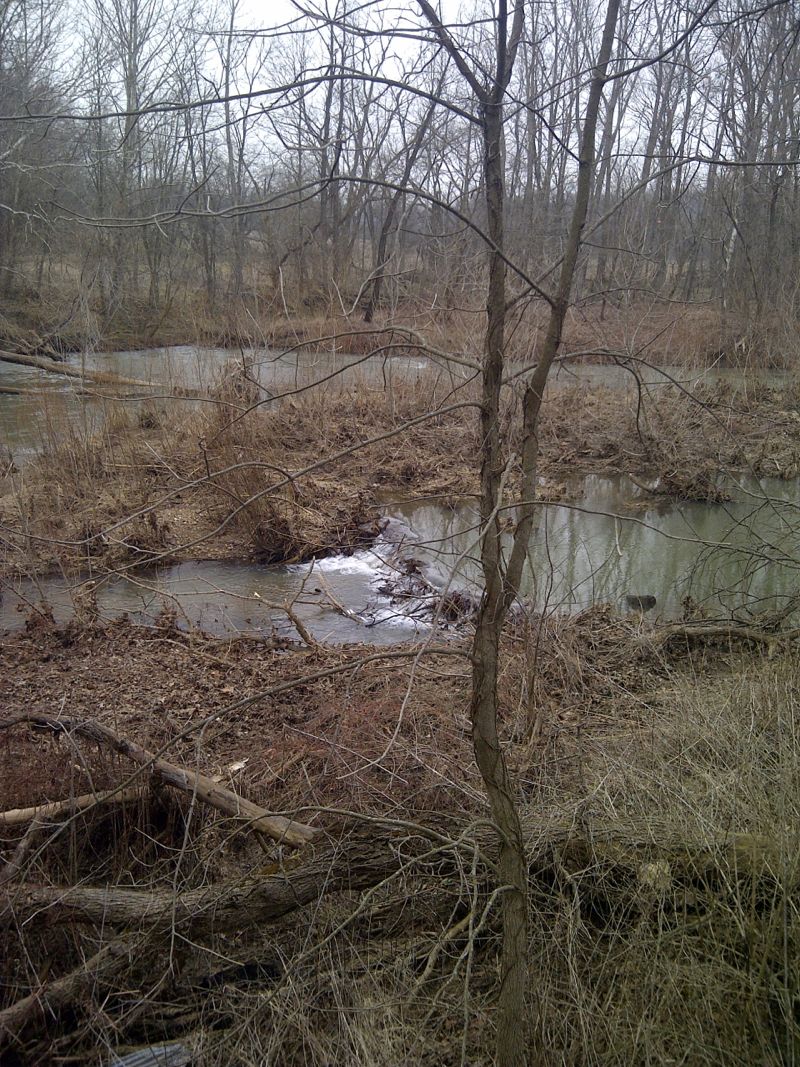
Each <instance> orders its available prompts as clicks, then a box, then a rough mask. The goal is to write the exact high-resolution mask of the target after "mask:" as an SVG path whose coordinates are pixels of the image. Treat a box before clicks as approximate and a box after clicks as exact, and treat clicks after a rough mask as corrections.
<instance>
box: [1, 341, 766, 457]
mask: <svg viewBox="0 0 800 1067" xmlns="http://www.w3.org/2000/svg"><path fill="white" fill-rule="evenodd" d="M243 361H246V363H247V366H248V374H249V375H250V376H251V377H252V378H253V379H254V380H255V381H257V382H258V383H259V384H260V385H261V386H262V387H263V388H264V389H265V390H268V391H269V392H272V393H280V392H282V391H285V390H287V389H294V388H297V387H299V386H307V385H309V384H310V383H312V382H315V381H322V380H324V379H326V378H328V377H329V376H330V375H334V374H335V375H336V376H335V377H334V378H332V379H330V380H329V381H326V382H325V383H324V387H325V388H326V389H336V388H347V387H349V386H351V385H352V384H353V383H354V382H357V381H367V382H370V383H372V384H378V385H386V386H387V387H391V386H392V385H393V384H394V383H399V382H413V381H414V380H415V379H416V378H417V377H418V376H419V375H420V373H422V372H423V371H427V370H428V369H429V368H430V366H431V364H430V363H429V361H428V360H425V359H422V358H411V357H403V356H391V357H390V358H389V357H387V356H383V355H382V356H373V357H363V356H361V357H359V356H354V355H351V354H348V353H335V354H329V353H328V354H325V353H314V352H308V351H305V350H302V351H297V352H291V353H284V352H279V351H272V350H270V349H252V350H246V351H245V352H243V353H242V352H238V351H232V350H229V349H222V348H203V347H198V346H195V345H183V346H176V347H172V348H155V349H148V350H142V351H132V352H101V353H93V354H88V355H75V356H71V357H70V359H69V362H70V365H72V366H80V365H81V364H84V365H85V366H86V367H88V368H96V369H99V370H103V371H106V372H110V373H113V374H119V375H122V376H124V377H128V378H138V379H140V380H142V381H152V382H159V383H162V384H165V385H167V386H168V387H170V389H171V388H173V387H175V386H180V387H184V388H194V389H197V388H204V387H207V386H209V385H211V384H212V383H213V382H214V381H215V380H217V379H218V377H219V375H220V373H221V372H222V371H223V369H224V368H225V367H226V366H229V365H233V364H236V363H239V364H241V363H242V362H243ZM513 369H514V368H511V372H512V373H513ZM442 373H443V374H444V373H446V374H447V375H448V376H450V375H452V377H453V378H454V379H457V380H460V381H462V380H464V379H465V378H466V377H469V376H470V375H471V374H472V372H471V371H470V370H469V369H468V368H464V367H461V366H455V365H454V366H452V367H451V368H449V369H448V370H447V371H442ZM641 374H642V380H643V382H644V383H645V384H646V385H649V386H652V387H657V386H666V385H669V384H670V382H671V381H672V380H677V381H679V382H681V384H683V385H684V387H686V388H689V389H690V388H692V387H693V386H694V385H696V384H697V383H698V382H699V381H706V382H708V381H715V380H718V379H726V380H731V381H733V382H737V383H739V382H741V381H742V380H743V379H742V374H741V372H740V371H736V370H727V369H712V370H702V371H691V370H687V369H685V368H677V367H666V368H664V370H663V372H661V371H658V370H654V369H652V368H647V367H644V368H642V369H641ZM785 378H786V375H785V374H783V373H782V372H777V371H776V372H771V371H762V372H759V374H758V379H757V380H758V381H759V382H766V383H768V384H774V385H778V384H780V383H781V382H783V381H784V380H785ZM551 380H552V382H553V383H556V384H558V383H560V384H569V383H570V382H576V381H577V382H586V383H588V384H598V385H605V386H608V387H611V388H627V387H629V386H631V384H632V378H631V375H630V373H629V372H628V371H626V370H623V369H622V368H620V367H616V366H599V365H598V366H595V365H579V366H572V365H570V364H563V365H559V366H557V367H556V368H554V371H553V373H552V375H551ZM0 386H6V387H11V388H20V389H36V390H37V391H38V390H44V391H45V392H46V394H47V397H46V398H45V402H44V403H43V402H42V398H41V397H38V396H24V395H21V396H11V395H5V394H2V393H0V450H5V449H8V450H10V451H11V452H12V454H13V455H14V457H15V458H16V459H17V460H19V459H20V458H23V457H24V455H25V454H26V453H28V452H30V451H32V450H33V449H35V448H36V447H37V446H38V445H40V444H41V442H42V441H44V440H47V439H48V438H49V437H50V436H51V435H52V433H53V432H58V430H57V428H58V425H59V423H60V422H63V419H64V417H65V416H67V417H69V418H70V419H72V420H75V419H78V420H80V421H81V422H82V423H83V424H84V426H85V429H87V430H95V429H98V428H99V426H100V425H101V423H102V419H103V417H104V414H103V409H102V405H100V404H98V403H97V402H95V401H87V399H85V398H82V397H80V396H79V395H78V391H77V388H76V382H75V381H74V380H70V379H59V378H56V377H54V376H53V375H52V374H49V373H47V372H45V371H37V370H34V369H32V368H27V367H18V366H14V365H13V364H8V363H2V362H0ZM100 391H101V392H108V393H113V392H114V389H113V387H108V386H106V387H104V388H101V389H100ZM0 458H2V457H0Z"/></svg>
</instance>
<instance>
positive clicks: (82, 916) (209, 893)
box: [0, 821, 800, 937]
mask: <svg viewBox="0 0 800 1067" xmlns="http://www.w3.org/2000/svg"><path fill="white" fill-rule="evenodd" d="M527 830H528V834H527V837H528V852H529V855H530V856H531V860H530V866H529V878H530V881H531V883H532V884H534V883H539V884H541V885H543V886H549V887H551V888H552V884H553V879H554V877H556V879H557V878H558V877H559V873H560V872H561V873H563V872H565V871H569V872H572V873H573V874H577V873H581V874H583V875H585V876H587V877H589V878H592V877H594V878H595V879H596V881H597V884H599V885H606V884H612V885H614V886H617V885H618V882H617V880H616V879H611V880H609V879H608V877H607V876H608V873H609V870H612V869H613V870H616V871H617V872H618V873H619V876H620V877H625V878H626V879H628V880H629V881H630V884H631V885H632V886H633V887H635V886H636V885H637V884H639V883H640V882H642V883H646V882H647V880H648V878H650V877H651V874H652V870H651V869H652V868H654V867H656V866H657V868H658V872H659V878H660V880H663V881H664V882H665V883H666V884H669V885H674V886H678V885H681V884H683V885H685V884H687V883H696V882H698V881H704V880H705V879H707V878H708V877H709V875H714V876H716V875H718V874H719V873H720V872H724V873H725V875H726V876H727V877H728V878H729V879H730V880H732V881H733V880H735V879H736V878H739V877H774V876H775V875H776V872H780V871H782V870H783V869H784V868H785V862H784V860H785V857H784V856H783V853H782V851H781V848H780V845H779V843H778V842H776V841H773V840H772V839H771V838H768V837H766V836H762V835H757V834H720V836H719V840H703V841H697V842H692V841H687V840H684V839H681V838H675V837H674V836H669V834H668V832H667V831H666V830H665V832H664V834H663V835H661V836H662V840H659V836H660V835H659V830H658V827H656V826H654V825H652V824H650V825H648V826H643V827H638V826H626V825H624V824H613V825H608V824H606V825H603V826H576V825H575V824H574V823H570V824H566V823H565V824H557V823H554V824H552V825H551V826H549V827H546V828H543V827H541V826H537V825H536V824H535V823H534V822H533V821H531V822H530V823H529V825H528V827H527ZM478 837H479V841H478V844H479V846H480V851H481V853H482V854H483V855H484V856H486V857H491V854H492V852H493V850H494V849H495V847H496V846H495V844H494V842H493V839H492V837H491V834H490V833H488V832H487V831H486V830H485V829H484V830H482V831H481V832H479V834H478ZM431 847H432V841H431V840H430V839H428V838H426V837H425V829H424V827H419V828H418V832H417V833H416V834H414V835H413V836H412V835H411V833H410V832H409V831H406V832H404V833H403V834H402V835H400V834H398V831H397V830H396V829H388V830H386V829H384V830H383V832H378V831H377V830H376V828H375V827H370V828H368V829H359V830H357V831H353V832H352V833H350V834H349V835H348V836H347V837H346V838H343V839H342V840H340V841H338V842H335V843H334V844H326V845H324V846H320V847H318V848H317V849H316V851H313V852H311V853H310V854H309V860H308V861H307V862H306V863H303V864H302V865H292V866H287V867H285V868H283V869H279V870H276V869H275V868H274V867H268V868H266V869H263V870H261V871H256V872H254V873H249V874H247V875H246V876H244V877H239V878H235V879H231V880H229V881H225V882H218V883H216V884H214V885H210V886H204V887H202V888H200V889H192V890H187V891H186V892H184V893H177V894H176V893H175V892H173V891H172V890H171V889H164V890H151V889H126V888H122V887H118V886H103V887H93V886H86V885H78V886H63V885H62V886H39V885H32V884H21V885H18V886H16V887H14V888H13V889H12V888H9V889H7V890H5V891H4V892H3V893H2V895H0V925H3V924H8V923H10V922H14V923H20V924H21V923H23V922H24V923H29V924H30V923H36V922H41V923H45V922H46V923H48V924H53V923H61V924H63V923H90V924H94V925H96V926H107V927H110V928H112V929H113V928H117V929H130V928H131V927H132V926H134V925H138V926H146V927H150V928H161V927H166V926H173V927H174V929H175V930H178V931H180V932H181V934H182V935H183V936H190V937H197V936H203V935H206V934H209V933H214V934H220V933H226V932H232V931H241V930H244V929H247V928H248V927H251V926H255V925H259V926H263V925H266V924H268V923H270V922H274V921H275V920H277V919H279V918H282V917H283V916H285V915H287V914H289V913H290V912H293V911H296V910H298V909H300V908H302V907H304V906H305V905H306V904H309V903H311V902H312V901H315V900H318V899H320V898H321V897H323V896H326V895H329V894H331V893H339V892H350V891H354V890H362V889H369V888H372V887H374V886H376V885H378V884H379V883H380V882H382V881H384V880H385V879H386V878H388V877H390V876H391V875H393V874H396V873H398V872H399V871H400V870H401V869H404V868H409V867H413V866H415V865H416V864H417V863H419V864H422V863H424V862H425V857H426V856H427V857H430V856H432V855H433V853H432V852H431ZM469 847H470V850H471V851H472V850H474V841H473V842H472V843H471V844H470V846H469ZM458 850H459V845H458V843H457V842H456V841H452V842H450V843H449V844H448V843H442V842H441V841H440V842H439V845H438V847H436V848H435V849H434V852H435V856H436V878H437V880H438V882H439V883H440V884H444V883H445V882H446V880H447V878H448V877H450V876H451V875H452V877H453V878H454V879H455V882H454V885H457V883H458V882H459V879H460V874H459V872H460V870H461V867H460V857H459V856H457V855H456V853H457V852H458ZM448 853H450V858H448ZM798 873H800V872H798ZM796 876H797V873H796V874H795V877H796Z"/></svg>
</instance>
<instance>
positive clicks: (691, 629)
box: [638, 622, 800, 648]
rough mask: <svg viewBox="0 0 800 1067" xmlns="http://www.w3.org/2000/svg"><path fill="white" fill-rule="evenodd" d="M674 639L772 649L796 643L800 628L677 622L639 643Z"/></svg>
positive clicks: (644, 637)
mask: <svg viewBox="0 0 800 1067" xmlns="http://www.w3.org/2000/svg"><path fill="white" fill-rule="evenodd" d="M673 637H682V638H684V639H685V640H687V641H699V640H709V639H714V638H727V639H729V640H737V641H753V642H754V643H756V644H762V645H767V646H768V647H769V648H772V647H774V646H775V645H779V644H781V643H782V642H784V641H785V642H789V641H796V640H797V639H798V638H800V627H794V628H793V629H791V630H780V631H777V632H776V631H774V630H767V629H763V630H762V629H758V628H757V627H754V626H745V625H742V624H741V623H736V622H686V623H681V622H676V623H669V624H667V625H666V626H659V627H658V628H657V629H655V630H648V631H646V632H645V633H644V634H642V635H641V636H640V637H639V638H638V643H641V644H647V643H652V642H653V640H656V641H658V642H659V643H661V644H663V643H665V642H666V641H669V640H670V639H671V638H673Z"/></svg>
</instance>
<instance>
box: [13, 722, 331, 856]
mask: <svg viewBox="0 0 800 1067" xmlns="http://www.w3.org/2000/svg"><path fill="white" fill-rule="evenodd" d="M24 724H27V725H31V726H39V727H43V728H44V729H47V730H52V731H53V732H54V733H57V734H58V733H70V734H72V735H74V736H77V737H83V738H85V739H86V740H87V741H94V742H96V743H97V744H101V745H105V746H107V747H108V748H111V749H112V750H113V751H114V752H118V753H119V754H120V755H122V756H127V757H128V759H131V760H133V762H134V763H137V764H138V765H139V766H140V767H143V768H145V769H146V770H148V771H149V772H150V773H151V774H152V775H153V776H154V777H155V778H157V779H158V780H159V781H162V782H164V783H165V785H169V786H172V788H173V789H178V790H180V791H181V792H183V793H188V794H189V795H190V796H193V797H197V799H198V800H201V801H203V803H205V804H209V805H210V806H211V807H213V808H216V809H217V810H218V811H221V812H224V814H226V815H232V816H233V817H234V818H236V819H240V820H243V821H244V822H246V823H247V824H248V826H249V827H251V828H252V829H253V830H256V831H257V832H258V833H261V834H266V835H267V836H268V837H271V838H273V840H275V841H279V842H280V843H281V844H285V845H292V846H294V847H296V848H299V847H300V846H301V845H305V844H307V843H308V842H309V841H311V840H312V838H313V837H314V836H315V835H316V833H317V831H316V830H315V829H314V828H313V827H311V826H306V825H304V824H303V823H299V822H295V821H293V820H291V819H286V818H284V817H283V816H282V815H270V813H269V812H268V811H267V810H266V809H265V808H262V807H260V806H259V805H258V804H254V803H253V802H252V801H251V800H247V799H245V798H244V797H240V796H239V795H238V794H237V793H234V792H233V790H231V789H226V788H225V786H222V785H220V784H219V783H218V782H215V781H214V780H213V778H209V777H208V776H207V775H204V774H199V773H197V772H195V771H190V770H188V769H187V768H185V767H179V766H178V765H177V764H175V763H170V762H168V761H167V760H165V759H161V758H160V757H158V756H156V755H155V754H154V753H152V752H148V750H147V749H146V748H142V746H141V745H137V744H136V742H135V741H129V740H128V739H127V738H125V737H121V736H120V735H119V734H118V733H116V732H115V731H114V730H111V729H109V727H108V726H102V725H101V724H100V723H99V722H95V721H94V720H92V719H87V720H85V721H73V720H67V719H50V718H48V717H47V716H46V715H16V716H14V718H12V719H5V720H1V721H0V730H6V729H9V728H10V727H12V726H17V725H24Z"/></svg>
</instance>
